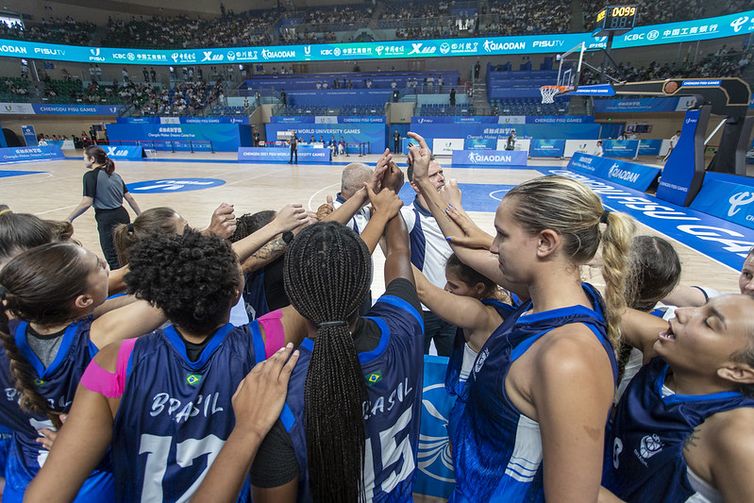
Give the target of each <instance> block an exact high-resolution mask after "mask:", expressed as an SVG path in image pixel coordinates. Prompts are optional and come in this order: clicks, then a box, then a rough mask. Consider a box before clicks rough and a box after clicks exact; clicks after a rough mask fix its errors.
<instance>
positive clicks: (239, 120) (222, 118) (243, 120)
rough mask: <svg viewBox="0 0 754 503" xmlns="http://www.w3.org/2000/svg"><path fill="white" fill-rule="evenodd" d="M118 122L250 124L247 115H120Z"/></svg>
mask: <svg viewBox="0 0 754 503" xmlns="http://www.w3.org/2000/svg"><path fill="white" fill-rule="evenodd" d="M116 122H117V123H118V124H248V123H249V118H248V117H247V116H245V115H238V116H226V115H215V116H212V117H118V118H117V119H116Z"/></svg>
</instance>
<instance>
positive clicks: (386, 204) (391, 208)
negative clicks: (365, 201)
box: [365, 184, 403, 220]
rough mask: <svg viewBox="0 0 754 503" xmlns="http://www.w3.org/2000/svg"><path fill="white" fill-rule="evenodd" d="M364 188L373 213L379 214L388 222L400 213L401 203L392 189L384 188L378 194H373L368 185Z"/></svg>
mask: <svg viewBox="0 0 754 503" xmlns="http://www.w3.org/2000/svg"><path fill="white" fill-rule="evenodd" d="M365 186H366V189H367V194H368V195H369V202H370V203H371V204H372V212H373V213H375V214H381V215H383V216H385V218H386V219H387V220H390V219H392V218H393V217H394V216H396V215H397V214H398V212H400V211H401V208H402V207H403V201H401V199H400V198H399V197H398V195H397V194H396V193H395V192H394V191H393V190H392V189H389V188H384V189H382V190H381V191H379V192H374V191H373V190H372V188H371V187H370V186H369V185H368V184H365Z"/></svg>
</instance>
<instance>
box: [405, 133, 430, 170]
mask: <svg viewBox="0 0 754 503" xmlns="http://www.w3.org/2000/svg"><path fill="white" fill-rule="evenodd" d="M408 136H409V137H410V138H413V139H414V140H416V141H417V142H418V143H419V145H411V146H410V147H408V150H409V153H408V155H409V158H410V159H409V160H410V161H411V165H412V166H413V168H414V178H426V177H427V176H429V163H430V162H431V159H432V151H431V150H429V147H428V146H427V142H426V141H425V140H424V138H423V137H422V136H420V135H418V134H416V133H414V132H409V133H408Z"/></svg>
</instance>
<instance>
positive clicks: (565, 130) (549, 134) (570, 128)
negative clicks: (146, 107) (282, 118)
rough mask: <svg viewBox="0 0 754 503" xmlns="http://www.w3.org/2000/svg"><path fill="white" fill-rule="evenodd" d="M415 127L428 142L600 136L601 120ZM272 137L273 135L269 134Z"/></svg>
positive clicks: (413, 126)
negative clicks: (456, 139) (468, 139)
mask: <svg viewBox="0 0 754 503" xmlns="http://www.w3.org/2000/svg"><path fill="white" fill-rule="evenodd" d="M411 130H412V131H415V132H416V133H419V134H420V135H422V136H423V137H424V138H425V139H426V140H427V143H428V144H430V145H431V144H432V141H433V140H434V139H435V138H464V139H466V138H471V137H482V138H489V139H493V140H498V139H501V138H502V139H505V138H507V137H508V135H509V134H511V131H513V130H515V131H516V135H517V136H518V138H540V139H559V140H589V139H597V138H599V134H600V124H598V123H583V124H578V123H577V124H506V125H503V124H495V125H492V124H426V123H416V122H412V123H411ZM268 138H269V135H268Z"/></svg>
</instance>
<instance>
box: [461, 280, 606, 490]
mask: <svg viewBox="0 0 754 503" xmlns="http://www.w3.org/2000/svg"><path fill="white" fill-rule="evenodd" d="M583 287H584V291H585V292H586V294H587V295H588V296H589V298H590V300H591V302H592V305H593V306H594V309H588V308H586V307H583V306H571V307H565V308H560V309H554V310H551V311H544V312H540V313H534V314H530V315H524V314H523V313H525V312H526V311H528V310H529V309H531V301H527V302H526V303H524V304H523V305H522V306H521V307H520V308H519V310H518V311H516V313H514V315H512V316H509V317H508V318H507V319H506V320H505V322H504V323H503V324H502V325H501V326H500V327H499V328H498V329H497V330H495V332H494V333H493V334H492V335H491V336H490V338H489V339H488V340H487V343H486V344H485V345H484V347H483V348H482V350H481V351H480V352H479V355H478V356H477V359H476V361H475V362H474V367H473V369H472V370H471V373H470V374H469V378H468V380H467V381H466V384H465V386H464V388H463V392H462V394H461V395H460V396H459V401H463V402H464V403H463V406H462V407H463V408H462V412H461V417H460V418H458V420H457V423H456V424H454V425H453V427H452V428H450V429H449V433H450V435H451V438H450V440H451V445H452V452H453V464H454V467H455V471H456V489H455V492H454V493H453V495H452V496H451V498H450V500H451V501H455V502H466V501H506V502H519V501H526V502H540V501H544V487H543V481H542V441H541V435H540V432H539V425H538V424H537V423H536V422H534V421H532V420H531V419H529V418H527V417H526V416H524V415H522V414H521V413H520V412H519V411H518V410H517V409H516V408H515V407H514V406H513V404H512V403H511V402H510V400H509V398H508V396H507V395H506V393H505V379H506V377H507V375H508V371H509V370H510V367H511V365H512V364H513V363H514V362H515V361H516V360H517V359H518V358H520V357H521V356H522V355H523V354H524V353H525V352H526V350H527V349H529V348H530V347H531V346H532V344H534V343H535V342H536V341H537V340H538V339H540V338H541V337H543V336H545V335H547V333H549V332H550V331H551V330H553V329H555V328H557V327H560V326H563V325H567V324H571V323H583V324H585V325H586V326H587V327H589V329H590V330H591V331H592V332H593V334H594V336H595V337H597V339H598V340H599V341H600V342H601V344H602V346H603V347H604V348H605V352H606V353H607V355H608V357H609V358H610V362H611V365H612V367H613V378H614V379H617V370H618V368H617V363H616V360H615V356H614V354H613V349H612V346H611V345H610V343H609V342H608V340H607V337H606V335H605V334H606V322H605V318H604V314H603V311H604V308H603V305H602V298H601V297H600V294H599V293H598V292H597V290H595V289H594V288H593V287H592V286H591V285H589V284H587V283H584V284H583Z"/></svg>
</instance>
